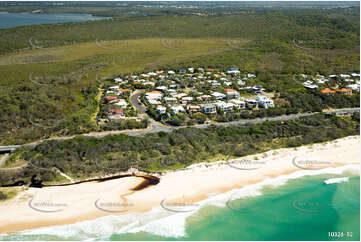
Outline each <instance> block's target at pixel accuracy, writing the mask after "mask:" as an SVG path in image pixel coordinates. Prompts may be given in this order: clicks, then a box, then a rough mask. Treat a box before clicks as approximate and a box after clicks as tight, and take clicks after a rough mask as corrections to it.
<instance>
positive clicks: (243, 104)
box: [230, 99, 246, 109]
mask: <svg viewBox="0 0 361 242" xmlns="http://www.w3.org/2000/svg"><path fill="white" fill-rule="evenodd" d="M230 102H231V103H233V104H234V105H235V106H236V107H238V108H239V109H244V108H246V102H245V101H243V100H239V99H232V100H231V101H230Z"/></svg>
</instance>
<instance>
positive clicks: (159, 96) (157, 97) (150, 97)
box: [145, 91, 163, 101]
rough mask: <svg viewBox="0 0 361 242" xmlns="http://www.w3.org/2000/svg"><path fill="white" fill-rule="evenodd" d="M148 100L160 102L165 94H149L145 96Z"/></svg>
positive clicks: (157, 92) (155, 92)
mask: <svg viewBox="0 0 361 242" xmlns="http://www.w3.org/2000/svg"><path fill="white" fill-rule="evenodd" d="M145 96H146V98H147V99H148V101H149V100H157V101H160V100H161V99H162V97H163V94H162V93H161V92H160V91H152V92H147V93H146V94H145Z"/></svg>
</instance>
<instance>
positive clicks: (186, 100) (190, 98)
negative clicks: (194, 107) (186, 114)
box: [182, 96, 193, 104]
mask: <svg viewBox="0 0 361 242" xmlns="http://www.w3.org/2000/svg"><path fill="white" fill-rule="evenodd" d="M192 101H193V97H189V96H187V97H182V103H183V104H187V103H190V102H192Z"/></svg>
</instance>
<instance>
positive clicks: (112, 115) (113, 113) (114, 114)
mask: <svg viewBox="0 0 361 242" xmlns="http://www.w3.org/2000/svg"><path fill="white" fill-rule="evenodd" d="M123 117H124V113H123V110H122V109H120V108H114V109H110V110H109V113H108V118H109V119H120V118H123Z"/></svg>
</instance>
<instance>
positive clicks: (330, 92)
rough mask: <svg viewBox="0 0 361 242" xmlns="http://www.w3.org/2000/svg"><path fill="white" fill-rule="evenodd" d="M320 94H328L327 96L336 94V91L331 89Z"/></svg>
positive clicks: (326, 89) (323, 90)
mask: <svg viewBox="0 0 361 242" xmlns="http://www.w3.org/2000/svg"><path fill="white" fill-rule="evenodd" d="M320 92H321V93H323V94H326V95H331V94H334V93H336V91H334V90H331V89H329V88H325V89H322V90H321V91H320Z"/></svg>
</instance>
